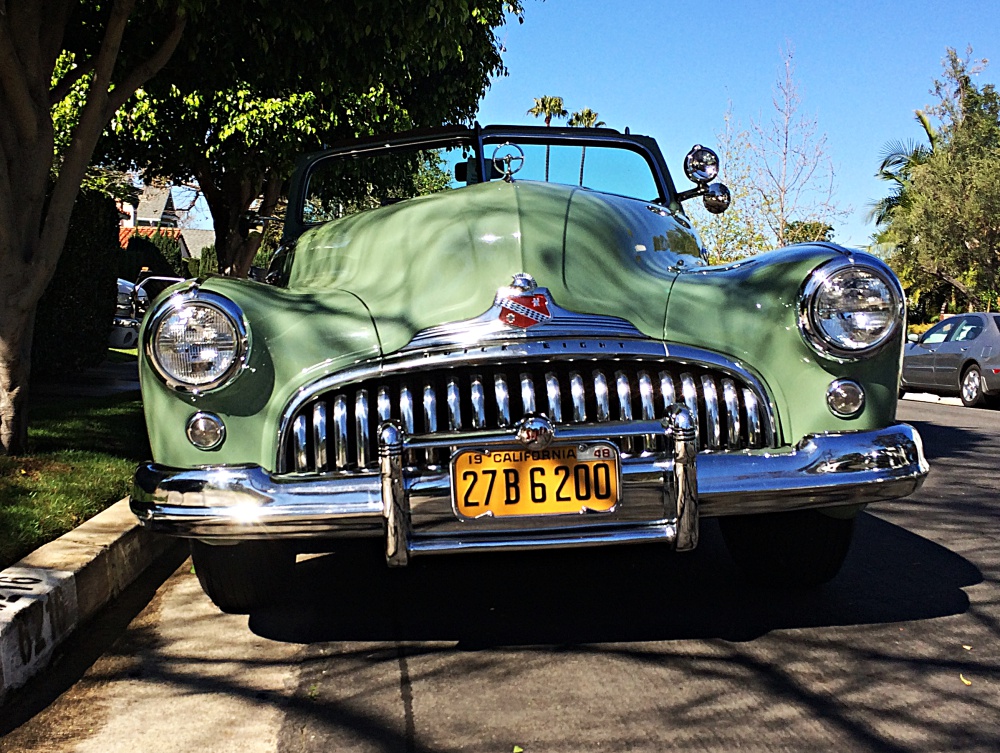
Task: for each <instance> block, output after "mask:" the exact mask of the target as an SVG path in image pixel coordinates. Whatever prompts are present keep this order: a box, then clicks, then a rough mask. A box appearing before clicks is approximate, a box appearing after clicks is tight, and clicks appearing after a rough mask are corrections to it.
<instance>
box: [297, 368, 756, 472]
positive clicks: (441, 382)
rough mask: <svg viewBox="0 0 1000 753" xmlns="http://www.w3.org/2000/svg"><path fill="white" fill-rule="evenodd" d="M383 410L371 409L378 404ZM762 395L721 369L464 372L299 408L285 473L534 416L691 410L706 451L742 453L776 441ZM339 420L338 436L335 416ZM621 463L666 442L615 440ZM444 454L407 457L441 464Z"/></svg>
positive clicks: (650, 415)
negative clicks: (401, 440) (418, 438)
mask: <svg viewBox="0 0 1000 753" xmlns="http://www.w3.org/2000/svg"><path fill="white" fill-rule="evenodd" d="M373 396H374V399H375V400H376V401H377V404H376V406H373V408H372V409H370V408H369V401H370V400H371V399H372V398H373ZM761 399H762V398H761V397H760V396H758V394H756V392H755V391H754V389H752V388H751V386H750V385H748V384H745V383H744V382H743V381H742V380H740V379H739V378H738V377H737V376H735V375H732V374H729V373H726V372H724V371H722V370H721V369H717V368H710V367H704V366H701V365H698V364H693V363H677V362H672V361H669V360H624V359H614V360H596V359H595V360H566V361H550V362H541V363H529V364H525V363H514V362H511V363H499V364H489V365H486V364H476V365H459V366H455V367H451V368H437V369H430V370H427V371H418V370H415V369H407V370H400V371H398V372H397V373H395V374H393V375H391V376H382V377H379V378H371V379H365V380H362V381H359V382H354V383H351V384H343V385H336V386H333V387H330V388H328V389H326V390H325V391H321V392H319V393H318V394H316V395H314V396H312V397H311V398H310V399H309V400H307V401H306V402H304V403H303V404H302V405H301V406H299V407H298V409H297V411H296V413H295V414H294V416H293V417H292V420H291V424H290V426H291V431H289V432H287V433H286V436H285V438H284V445H283V447H282V453H283V454H282V458H281V462H280V464H279V467H280V468H281V469H282V470H283V471H286V472H326V471H352V470H353V471H357V470H365V469H374V468H375V466H376V464H377V461H378V448H377V446H376V445H375V443H376V442H377V437H378V425H379V424H380V423H381V422H382V421H386V420H390V419H391V420H395V421H398V422H399V423H400V425H401V426H402V427H403V429H404V431H405V432H406V433H407V434H433V433H439V432H442V431H446V430H451V431H459V430H461V431H470V430H492V429H497V428H504V427H510V426H512V425H514V424H515V423H516V422H517V421H518V420H520V419H521V418H522V417H523V416H524V415H525V414H526V413H535V412H538V413H544V414H546V415H547V416H549V417H550V418H551V419H552V420H553V421H554V422H555V423H556V424H557V425H558V424H564V423H566V424H571V423H576V424H579V423H596V424H600V423H604V422H607V421H632V420H638V419H643V420H657V419H660V418H663V417H664V416H665V415H666V411H667V409H668V408H669V406H670V405H672V404H673V403H675V402H678V401H681V402H683V403H684V404H685V405H686V406H687V407H688V409H689V410H690V411H691V414H692V415H693V416H694V417H695V420H696V423H697V428H698V437H699V450H701V451H713V450H742V449H748V448H758V447H763V446H764V445H765V443H766V442H767V441H768V437H767V432H766V429H765V427H766V426H767V425H768V424H767V422H766V417H765V416H762V415H761V410H762V407H761ZM331 414H332V416H333V421H332V424H333V427H332V437H329V436H328V433H330V429H329V426H328V421H327V416H329V415H331ZM611 439H612V441H617V443H618V445H619V447H620V448H621V451H622V453H623V455H625V456H628V455H630V454H639V453H648V452H661V451H663V450H664V449H665V448H664V447H663V446H662V445H661V443H662V441H663V440H662V438H660V437H652V436H650V437H643V438H615V437H611ZM444 460H445V458H444V457H443V453H437V454H435V453H428V454H426V455H422V454H420V455H419V456H418V453H408V457H407V462H408V463H410V464H411V465H425V466H433V465H435V464H437V463H439V462H443V461H444Z"/></svg>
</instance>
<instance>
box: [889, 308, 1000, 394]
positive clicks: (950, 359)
mask: <svg viewBox="0 0 1000 753" xmlns="http://www.w3.org/2000/svg"><path fill="white" fill-rule="evenodd" d="M900 391H901V392H905V391H911V392H934V393H939V394H942V395H956V394H957V395H958V396H959V397H960V398H962V403H963V404H964V405H966V406H968V407H973V406H981V405H990V406H991V407H997V406H998V405H1000V314H984V313H974V314H963V315H961V316H952V317H949V318H948V319H945V320H944V321H942V322H940V323H938V324H936V325H935V326H934V327H932V328H931V329H929V330H927V331H926V332H925V333H924V334H923V335H921V336H917V335H910V336H909V342H908V343H907V345H906V349H905V350H904V351H903V379H902V384H901V385H900Z"/></svg>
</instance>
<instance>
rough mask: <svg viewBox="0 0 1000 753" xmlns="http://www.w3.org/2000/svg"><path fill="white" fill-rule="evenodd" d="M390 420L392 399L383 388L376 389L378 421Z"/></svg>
mask: <svg viewBox="0 0 1000 753" xmlns="http://www.w3.org/2000/svg"><path fill="white" fill-rule="evenodd" d="M390 418H392V398H391V397H389V390H387V389H386V388H385V387H379V388H378V420H379V421H388V420H389V419H390Z"/></svg>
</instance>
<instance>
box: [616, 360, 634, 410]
mask: <svg viewBox="0 0 1000 753" xmlns="http://www.w3.org/2000/svg"><path fill="white" fill-rule="evenodd" d="M615 387H616V388H617V390H618V418H619V419H620V420H622V421H631V420H632V388H631V387H630V386H629V383H628V374H626V373H625V372H624V371H616V372H615Z"/></svg>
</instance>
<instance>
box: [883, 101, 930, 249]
mask: <svg viewBox="0 0 1000 753" xmlns="http://www.w3.org/2000/svg"><path fill="white" fill-rule="evenodd" d="M915 114H916V118H917V122H918V123H920V126H921V127H922V128H923V129H924V133H925V134H926V136H927V144H921V143H918V142H915V141H913V140H912V139H909V140H907V141H898V140H897V141H891V142H889V143H888V144H886V145H885V147H884V148H883V150H882V161H881V162H880V163H879V166H878V171H877V172H876V173H875V177H877V178H879V179H880V180H884V181H887V182H888V183H889V184H890V189H889V195H888V196H886V197H884V198H882V199H879V200H878V201H877V202H876V203H875V205H874V206H873V207H872V210H871V211H870V212H869V213H868V218H869V219H870V220H873V221H874V222H875V224H876V225H886V224H888V222H889V218H890V216H891V215H892V213H893V212H894V211H895V210H896V208H897V207H899V206H901V205H904V204H906V203H907V197H906V186H907V183H908V182H909V179H910V177H911V176H912V175H913V170H914V168H915V167H917V166H918V165H923V164H926V163H927V160H928V159H929V158H930V156H931V155H932V154H933V153H934V149H935V148H936V147H937V144H938V134H937V131H936V130H935V129H934V126H932V125H931V122H930V119H929V118H928V117H927V114H926V113H925V112H923V111H922V110H917V111H916V113H915ZM879 240H880V241H884V240H886V239H879Z"/></svg>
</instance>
